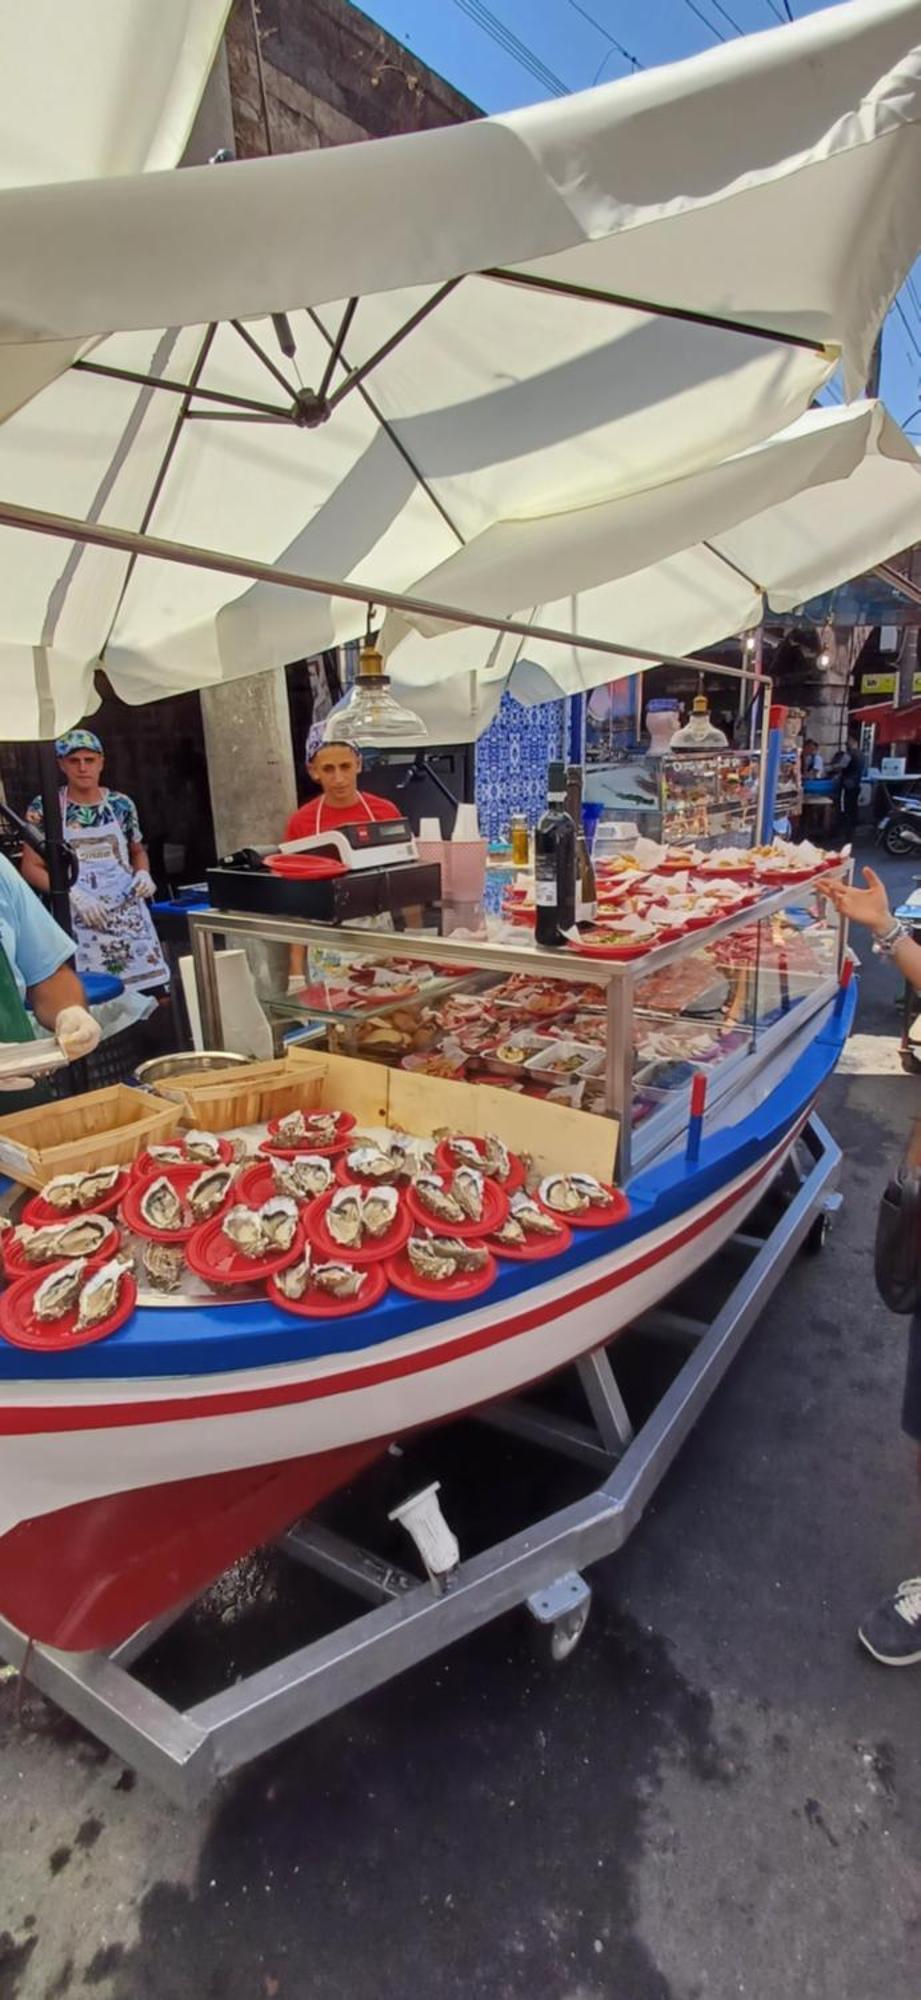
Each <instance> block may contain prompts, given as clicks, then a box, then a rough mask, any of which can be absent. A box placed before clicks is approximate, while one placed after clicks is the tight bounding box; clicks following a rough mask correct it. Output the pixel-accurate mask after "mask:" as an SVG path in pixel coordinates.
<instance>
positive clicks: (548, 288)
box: [479, 266, 838, 360]
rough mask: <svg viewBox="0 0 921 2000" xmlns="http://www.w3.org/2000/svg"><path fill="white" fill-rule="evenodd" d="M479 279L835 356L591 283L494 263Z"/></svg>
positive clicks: (794, 338) (806, 342)
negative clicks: (505, 269)
mask: <svg viewBox="0 0 921 2000" xmlns="http://www.w3.org/2000/svg"><path fill="white" fill-rule="evenodd" d="M479 275H480V277H481V278H492V279H494V280H495V281H496V282H497V283H498V284H500V285H521V286H523V287H524V288H525V290H527V291H535V292H549V293H550V294H551V295H552V296H556V297H559V298H566V299H584V300H586V301H587V302H588V303H589V304H592V305H602V306H621V307H624V308H625V309H626V310H627V311H629V312H642V313H650V314H651V315H652V316H653V318H656V319H677V320H681V321H683V322H684V323H685V324H687V325H689V326H708V327H714V328H715V329H716V331H717V332H718V333H743V334H746V335H747V336H748V337H749V339H751V340H770V341H773V342H774V343H775V344H776V345H777V346H780V347H801V348H804V349H805V350H806V352H807V353H808V354H821V355H825V356H827V357H828V358H829V360H830V359H831V358H832V356H835V357H836V356H837V354H838V349H837V347H836V346H833V345H831V344H830V343H828V342H826V341H823V340H810V339H809V338H808V337H807V336H806V335H805V334H802V333H780V332H778V330H777V329H776V328H775V327H770V326H752V325H749V324H747V323H746V321H744V320H738V319H722V318H720V317H718V316H717V315H716V314H714V313H704V312H694V311H693V310H692V309H691V307H689V306H666V305H661V304H657V303H656V302H655V301H654V300H653V299H634V298H629V297H627V296H626V295H625V294H624V293H621V292H602V291H598V290H597V289H596V288H595V287H594V286H593V285H572V284H568V283H567V282H566V281H565V280H564V279H562V278H538V277H536V276H535V275H534V273H533V272H530V271H503V270H502V269H501V268H499V267H498V266H496V267H495V268H494V269H492V270H489V271H481V272H480V274H479Z"/></svg>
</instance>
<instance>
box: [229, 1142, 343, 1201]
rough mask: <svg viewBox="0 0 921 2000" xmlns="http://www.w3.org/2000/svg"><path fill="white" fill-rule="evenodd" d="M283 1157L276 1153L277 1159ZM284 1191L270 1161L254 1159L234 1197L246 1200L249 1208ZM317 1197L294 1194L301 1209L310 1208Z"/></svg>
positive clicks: (244, 1173)
mask: <svg viewBox="0 0 921 2000" xmlns="http://www.w3.org/2000/svg"><path fill="white" fill-rule="evenodd" d="M281 1157H282V1156H281V1154H280V1153H276V1155H275V1158H276V1159H281ZM293 1157H294V1158H295V1159H296V1158H297V1154H294V1155H293ZM324 1158H325V1155H324ZM330 1166H332V1161H330ZM332 1186H333V1183H332V1182H331V1183H330V1191H331V1189H332ZM282 1192H283V1190H282V1189H281V1188H280V1187H276V1184H275V1175H274V1174H273V1172H272V1168H271V1166H270V1164H269V1161H268V1160H254V1161H253V1163H252V1166H249V1167H244V1169H243V1172H242V1173H241V1175H240V1178H239V1180H238V1181H237V1184H236V1187H235V1188H234V1197H235V1199H236V1200H237V1201H242V1202H245V1203H246V1205H247V1207H249V1208H261V1207H262V1204H263V1202H264V1201H271V1199H272V1196H273V1195H276V1194H281V1193H282ZM317 1199H318V1197H317V1195H315V1194H313V1195H304V1196H298V1195H295V1196H294V1200H295V1201H296V1202H297V1205H298V1208H300V1209H307V1208H309V1207H310V1206H311V1204H312V1203H313V1202H315V1201H316V1200H317Z"/></svg>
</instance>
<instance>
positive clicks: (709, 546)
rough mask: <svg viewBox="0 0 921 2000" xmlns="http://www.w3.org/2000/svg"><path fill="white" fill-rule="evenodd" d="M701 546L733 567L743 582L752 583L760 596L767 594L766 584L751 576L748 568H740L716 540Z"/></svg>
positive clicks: (728, 566) (752, 586) (717, 558)
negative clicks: (719, 547)
mask: <svg viewBox="0 0 921 2000" xmlns="http://www.w3.org/2000/svg"><path fill="white" fill-rule="evenodd" d="M700 546H701V548H702V549H706V550H707V553H708V555H711V556H715V557H716V560H717V562H721V563H725V565H726V568H727V569H731V570H732V571H733V572H734V573H735V575H736V576H740V577H741V579H742V582H743V583H748V584H750V585H751V588H752V590H756V591H757V592H758V596H759V597H764V596H765V595H766V592H765V588H764V584H763V583H758V582H757V581H756V579H755V578H754V577H753V576H749V574H748V571H747V569H740V567H739V564H738V563H737V562H733V560H732V557H731V556H724V554H723V551H722V549H718V548H717V547H716V545H715V543H714V542H707V541H703V542H701V545H700Z"/></svg>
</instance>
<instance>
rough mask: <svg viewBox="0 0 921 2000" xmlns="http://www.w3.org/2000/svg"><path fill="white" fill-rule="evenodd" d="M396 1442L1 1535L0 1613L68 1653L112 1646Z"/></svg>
mask: <svg viewBox="0 0 921 2000" xmlns="http://www.w3.org/2000/svg"><path fill="white" fill-rule="evenodd" d="M386 1447H387V1439H386V1438H384V1439H381V1440H378V1441H375V1442H371V1443H367V1442H365V1443H362V1444H357V1445H347V1446H342V1447H340V1449H339V1450H337V1451H326V1452H319V1453H317V1454H316V1455H314V1456H312V1457H309V1458H295V1459H286V1460H285V1461H284V1462H283V1463H282V1464H280V1465H257V1466H251V1467H248V1468H246V1469H244V1470H240V1471H236V1472H220V1473H209V1474H207V1475H206V1476H205V1477H204V1478H202V1479H181V1480H175V1481H172V1482H171V1483H170V1484H169V1485H167V1486H148V1487H145V1488H144V1489H143V1490H142V1491H139V1492H136V1493H112V1494H107V1495H106V1496H105V1497H104V1498H102V1499H99V1500H84V1501H82V1502H81V1503H80V1505H79V1506H76V1507H65V1508H61V1509H59V1510H57V1511H56V1512H54V1513H52V1514H42V1515H39V1516H38V1518H37V1519H35V1520H32V1521H21V1522H20V1523H19V1526H18V1527H16V1528H13V1529H11V1531H10V1533H9V1534H8V1535H3V1536H0V1614H2V1616H3V1617H4V1618H8V1619H10V1621H11V1622H12V1624H14V1625H16V1626H18V1628H19V1630H20V1632H24V1633H25V1634H26V1637H27V1638H29V1639H36V1640H40V1641H41V1642H42V1643H43V1644H44V1645H47V1646H59V1647H61V1648H62V1650H64V1651H65V1652H72V1653H82V1652H88V1651H91V1650H93V1649H94V1648H95V1647H98V1646H115V1645H117V1644H118V1643H119V1641H120V1640H121V1639H127V1638H128V1637H129V1635H130V1634H131V1633H132V1632H136V1631H137V1629H138V1627H139V1626H140V1625H144V1624H146V1623H147V1621H148V1619H150V1618H156V1617H158V1616H159V1614H160V1613H161V1612H163V1611H168V1610H170V1609H171V1607H172V1606H173V1605H174V1604H181V1603H182V1602H183V1600H184V1599H185V1598H191V1597H195V1596H197V1595H198V1594H199V1592H200V1591H202V1590H204V1589H205V1588H206V1586H207V1585H208V1584H209V1583H212V1582H213V1581H214V1578H215V1577H217V1576H220V1575H221V1573H222V1571H224V1570H225V1569H227V1568H229V1566H230V1564H231V1563H233V1562H236V1561H238V1559H239V1558H240V1556H244V1555H248V1554H249V1552H250V1550H251V1549H255V1548H258V1547H259V1546H260V1544H261V1543H262V1542H267V1541H271V1540H273V1539H274V1538H275V1536H277V1535H280V1534H281V1533H282V1532H283V1530H284V1529H285V1528H287V1527H290V1525H291V1523H292V1521H296V1520H297V1518H298V1516H299V1515H300V1514H304V1513H306V1512H307V1511H308V1509H310V1508H311V1507H315V1506H316V1505H317V1503H318V1501H320V1500H322V1499H324V1498H325V1496H326V1494H327V1493H332V1492H334V1491H335V1489H336V1487H337V1486H345V1485H347V1484H348V1481H349V1480H350V1479H353V1478H354V1477H355V1475H356V1473H358V1472H360V1471H361V1470H362V1468H363V1467H364V1466H365V1465H369V1464H370V1463H371V1461H372V1459H375V1458H379V1457H380V1455H381V1453H382V1452H383V1451H385V1450H386Z"/></svg>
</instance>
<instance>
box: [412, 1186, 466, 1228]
mask: <svg viewBox="0 0 921 2000" xmlns="http://www.w3.org/2000/svg"><path fill="white" fill-rule="evenodd" d="M413 1187H414V1188H415V1190H416V1193H417V1195H418V1197H419V1200H420V1201H421V1203H422V1206H423V1208H427V1209H428V1211H429V1214H430V1215H434V1216H435V1217H436V1218H437V1220H438V1221H439V1222H463V1220H464V1217H465V1215H466V1213H467V1211H466V1209H465V1208H464V1206H463V1203H462V1202H461V1201H460V1200H459V1199H458V1197H457V1195H455V1194H453V1193H452V1192H451V1191H450V1190H449V1189H448V1188H447V1187H446V1186H445V1184H444V1181H443V1179H442V1176H441V1175H440V1174H416V1176H415V1179H414V1180H413Z"/></svg>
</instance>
